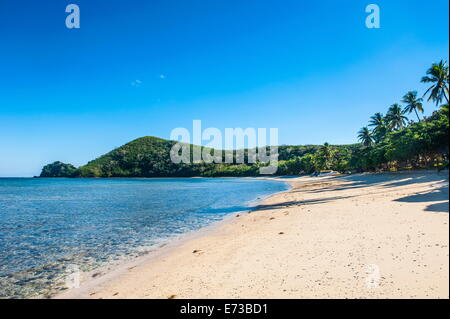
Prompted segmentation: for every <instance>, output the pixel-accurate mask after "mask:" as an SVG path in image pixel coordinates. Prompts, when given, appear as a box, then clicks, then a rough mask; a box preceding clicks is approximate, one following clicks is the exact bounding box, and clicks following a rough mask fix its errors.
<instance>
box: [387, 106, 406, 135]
mask: <svg viewBox="0 0 450 319" xmlns="http://www.w3.org/2000/svg"><path fill="white" fill-rule="evenodd" d="M386 120H387V127H388V128H389V129H391V130H401V129H402V128H404V127H405V125H406V121H407V120H408V118H407V117H406V116H405V115H404V112H403V110H402V107H401V106H400V105H398V104H397V103H395V104H393V105H392V106H391V107H390V108H389V111H388V113H387V115H386Z"/></svg>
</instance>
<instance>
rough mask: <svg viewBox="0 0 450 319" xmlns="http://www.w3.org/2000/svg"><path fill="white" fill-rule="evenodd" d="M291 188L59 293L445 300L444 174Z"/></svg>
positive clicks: (295, 183)
mask: <svg viewBox="0 0 450 319" xmlns="http://www.w3.org/2000/svg"><path fill="white" fill-rule="evenodd" d="M286 180H287V181H288V182H289V183H290V184H291V185H292V189H291V190H290V191H287V192H284V193H280V194H276V195H274V196H272V197H270V198H268V199H266V200H265V201H264V202H263V203H262V204H261V205H260V207H259V209H258V210H256V211H253V212H251V213H243V214H239V216H233V218H232V219H231V220H228V221H226V222H223V223H220V224H219V225H218V226H216V227H214V229H213V230H211V231H208V232H205V233H203V234H202V233H201V232H200V233H199V234H200V235H197V236H194V237H193V238H191V239H189V240H184V241H182V242H180V243H179V244H177V245H176V246H173V247H166V248H162V249H161V250H160V251H159V252H158V254H157V255H156V256H153V257H152V258H143V259H141V260H140V261H139V262H136V263H135V264H133V265H132V266H128V267H122V268H120V269H117V270H116V271H113V272H111V273H108V274H106V275H105V276H100V278H95V279H94V280H91V281H90V282H88V283H87V284H85V285H82V286H81V287H80V288H78V289H73V290H70V291H67V292H65V293H63V294H60V295H58V296H57V298H164V299H165V298H448V297H449V246H448V244H449V214H448V209H449V208H448V196H449V195H448V172H447V171H446V172H441V173H439V174H438V173H437V172H436V171H433V172H431V171H424V172H399V173H391V174H387V173H386V174H361V175H351V176H346V177H331V176H330V177H314V178H312V177H298V178H289V179H286Z"/></svg>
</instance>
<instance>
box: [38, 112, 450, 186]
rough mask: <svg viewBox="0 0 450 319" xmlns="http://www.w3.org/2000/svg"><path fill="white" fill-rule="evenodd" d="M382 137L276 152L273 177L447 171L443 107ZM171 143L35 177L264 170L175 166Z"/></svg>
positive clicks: (131, 146) (138, 146) (150, 143)
mask: <svg viewBox="0 0 450 319" xmlns="http://www.w3.org/2000/svg"><path fill="white" fill-rule="evenodd" d="M383 134H384V135H383V136H382V137H380V138H379V139H378V140H377V141H376V142H375V143H370V144H368V143H358V144H353V145H340V146H339V145H329V144H327V143H325V144H324V145H309V146H286V145H283V146H279V149H278V153H279V157H278V159H279V164H278V171H277V173H276V174H277V175H297V174H310V173H313V172H318V171H322V170H335V171H339V172H342V173H348V172H363V171H379V170H384V171H392V170H399V169H417V168H444V167H448V157H449V155H448V153H449V148H448V142H447V141H448V138H449V120H448V106H446V105H444V106H443V107H442V108H441V109H439V110H437V111H435V112H434V113H433V115H432V116H430V117H427V118H424V119H422V120H421V121H418V122H410V124H409V125H407V126H405V127H404V128H401V129H392V130H391V131H389V130H386V131H385V132H384V133H383ZM175 143H176V142H174V141H168V140H164V139H160V138H156V137H142V138H139V139H136V140H134V141H132V142H130V143H127V144H125V145H123V146H121V147H119V148H116V149H115V150H113V151H111V152H109V153H107V154H105V155H103V156H101V157H99V158H97V159H95V160H93V161H91V162H89V163H87V164H86V165H84V166H81V167H79V168H76V167H74V166H73V165H71V164H65V163H62V162H55V163H52V164H49V165H46V166H45V167H44V168H43V169H42V173H41V177H192V176H204V177H209V176H211V177H212V176H258V175H259V173H260V171H259V168H260V167H261V166H262V165H264V164H261V163H256V164H214V163H212V164H207V163H203V162H201V163H196V164H184V163H180V164H175V163H173V162H172V161H171V159H170V150H171V149H172V147H173V145H174V144H175ZM194 147H198V146H193V145H190V148H191V156H192V153H193V152H192V150H193V148H194ZM212 151H213V150H211V149H210V152H212ZM246 163H247V161H246Z"/></svg>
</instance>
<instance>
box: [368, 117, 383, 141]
mask: <svg viewBox="0 0 450 319" xmlns="http://www.w3.org/2000/svg"><path fill="white" fill-rule="evenodd" d="M369 126H373V127H374V128H373V134H372V135H373V138H374V140H375V142H377V143H378V142H379V141H380V140H382V139H383V137H384V136H385V135H386V132H387V127H386V121H385V118H384V116H383V114H381V113H375V115H373V116H371V117H370V122H369Z"/></svg>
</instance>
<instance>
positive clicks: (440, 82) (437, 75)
mask: <svg viewBox="0 0 450 319" xmlns="http://www.w3.org/2000/svg"><path fill="white" fill-rule="evenodd" d="M448 79H449V76H448V66H447V61H442V60H441V62H439V63H433V64H432V65H431V68H429V69H428V71H427V75H426V76H424V77H422V81H421V82H422V83H434V84H433V85H432V86H430V87H429V88H428V90H427V91H426V92H425V94H424V95H423V96H425V95H427V94H428V92H430V96H429V97H428V101H433V102H435V103H436V105H439V104H440V103H441V102H442V99H443V98H445V99H446V100H447V104H448Z"/></svg>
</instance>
